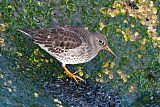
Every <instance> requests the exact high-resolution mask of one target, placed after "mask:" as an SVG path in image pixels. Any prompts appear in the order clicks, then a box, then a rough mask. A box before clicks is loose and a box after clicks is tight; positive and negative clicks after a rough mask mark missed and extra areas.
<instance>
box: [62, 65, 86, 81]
mask: <svg viewBox="0 0 160 107" xmlns="http://www.w3.org/2000/svg"><path fill="white" fill-rule="evenodd" d="M63 68H64V71H65V73H66V75H67V76H69V77H71V78H73V79H74V80H75V81H76V82H77V83H78V80H81V81H84V80H83V79H82V78H80V77H78V76H76V75H74V74H72V73H70V72H69V70H68V69H67V68H66V66H63Z"/></svg>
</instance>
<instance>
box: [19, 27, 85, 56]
mask: <svg viewBox="0 0 160 107" xmlns="http://www.w3.org/2000/svg"><path fill="white" fill-rule="evenodd" d="M19 31H20V32H22V33H25V34H26V35H28V36H30V37H31V38H32V39H33V41H34V43H36V44H39V45H44V47H46V48H48V51H51V52H56V53H59V52H64V51H66V49H74V48H76V47H79V46H80V45H81V44H82V39H83V38H81V37H80V36H79V35H80V34H79V33H78V32H76V30H72V29H70V27H58V28H53V29H22V30H19Z"/></svg>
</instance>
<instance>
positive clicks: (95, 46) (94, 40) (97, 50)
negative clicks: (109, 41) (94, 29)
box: [89, 35, 99, 54]
mask: <svg viewBox="0 0 160 107" xmlns="http://www.w3.org/2000/svg"><path fill="white" fill-rule="evenodd" d="M91 36H93V37H91ZM91 36H90V38H89V39H90V43H91V48H92V50H93V51H94V52H93V53H95V54H98V52H99V49H98V47H97V45H96V39H95V37H94V35H91Z"/></svg>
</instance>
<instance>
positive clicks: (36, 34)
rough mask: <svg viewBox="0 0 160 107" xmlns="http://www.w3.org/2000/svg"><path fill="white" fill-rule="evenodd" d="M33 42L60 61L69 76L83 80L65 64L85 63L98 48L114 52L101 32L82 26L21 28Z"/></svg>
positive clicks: (93, 55) (95, 53) (94, 54)
mask: <svg viewBox="0 0 160 107" xmlns="http://www.w3.org/2000/svg"><path fill="white" fill-rule="evenodd" d="M19 31H21V32H23V33H25V34H26V35H29V36H30V37H31V38H32V39H33V41H34V43H36V44H38V45H39V46H40V47H41V48H42V49H44V50H45V51H47V52H48V53H49V54H50V55H52V56H53V57H55V58H56V59H57V60H59V61H60V62H61V63H62V66H63V68H64V69H65V72H66V74H67V75H68V76H69V77H72V78H74V79H75V80H76V81H77V79H79V80H83V79H81V78H80V77H78V76H75V75H73V74H72V73H70V72H69V71H68V69H67V68H66V64H79V63H85V62H88V61H90V60H91V59H93V58H94V57H95V56H96V55H97V54H98V52H99V51H100V50H103V49H104V50H107V51H109V52H111V53H112V54H113V55H114V56H115V54H114V53H113V52H112V51H111V49H110V48H109V47H108V44H107V40H106V38H105V36H104V35H102V34H101V33H98V32H96V33H90V32H89V31H88V30H86V29H85V28H84V27H66V26H63V27H57V28H51V29H22V30H19Z"/></svg>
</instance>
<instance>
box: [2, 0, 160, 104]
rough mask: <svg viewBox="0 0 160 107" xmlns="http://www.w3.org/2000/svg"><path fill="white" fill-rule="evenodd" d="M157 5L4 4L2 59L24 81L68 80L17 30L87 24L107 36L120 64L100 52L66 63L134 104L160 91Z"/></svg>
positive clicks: (92, 1) (57, 0)
mask: <svg viewBox="0 0 160 107" xmlns="http://www.w3.org/2000/svg"><path fill="white" fill-rule="evenodd" d="M158 4H160V2H159V0H153V1H148V0H146V1H145V0H143V1H141V0H136V1H134V2H133V1H132V2H131V1H124V0H120V1H116V0H112V1H96V0H89V1H88V0H83V1H80V0H77V1H72V0H53V1H52V0H42V1H38V0H1V3H0V17H1V20H0V22H1V26H0V31H1V35H2V38H3V39H4V44H3V45H2V48H1V50H0V52H1V56H5V58H6V59H7V62H5V63H6V64H7V66H8V68H9V69H10V70H12V71H13V72H16V73H17V72H19V73H18V74H19V78H21V79H23V78H24V77H25V76H26V77H27V78H29V79H30V81H32V82H36V83H38V84H41V85H43V84H44V83H45V81H49V80H50V79H51V78H64V76H65V75H64V74H63V69H62V68H61V64H60V63H59V62H58V61H57V60H56V59H54V58H52V57H51V56H50V55H49V54H48V53H46V52H45V51H43V50H41V49H40V48H39V47H38V46H37V45H35V44H33V43H32V41H31V40H30V39H29V38H26V37H25V36H23V35H22V34H21V33H20V32H18V31H17V29H19V28H50V27H55V26H57V25H67V26H84V27H87V28H88V29H89V30H90V31H92V32H94V31H100V32H102V33H103V34H105V35H106V38H107V39H108V42H109V46H110V47H111V49H112V50H113V51H114V53H115V54H116V55H117V56H118V57H119V60H116V59H114V57H113V56H112V55H110V54H109V53H105V52H100V54H99V55H98V56H97V57H96V58H95V59H93V60H92V61H91V62H89V63H86V64H80V65H68V67H69V69H70V70H72V71H75V70H76V69H78V68H79V75H81V76H82V75H83V78H84V79H92V80H94V81H95V82H102V83H104V84H106V85H107V86H109V87H111V88H113V89H114V91H115V92H117V93H118V94H119V95H120V96H121V97H122V99H124V103H132V102H133V100H134V99H137V98H139V97H140V95H143V94H144V93H147V95H148V96H150V97H151V96H153V95H155V94H158V93H159V91H160V79H159V78H160V66H159V65H160V49H159V47H160V24H159V21H160V7H159V5H158ZM2 63H4V62H2ZM82 71H83V73H82ZM128 96H129V97H128ZM150 97H149V98H150ZM156 98H157V97H153V99H152V100H154V99H156ZM127 99H129V100H127Z"/></svg>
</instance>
